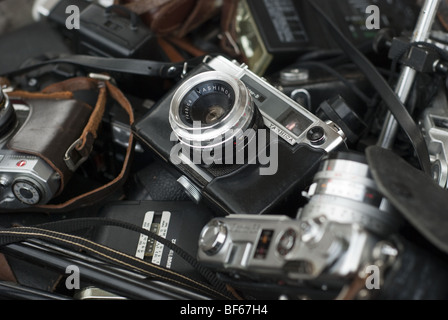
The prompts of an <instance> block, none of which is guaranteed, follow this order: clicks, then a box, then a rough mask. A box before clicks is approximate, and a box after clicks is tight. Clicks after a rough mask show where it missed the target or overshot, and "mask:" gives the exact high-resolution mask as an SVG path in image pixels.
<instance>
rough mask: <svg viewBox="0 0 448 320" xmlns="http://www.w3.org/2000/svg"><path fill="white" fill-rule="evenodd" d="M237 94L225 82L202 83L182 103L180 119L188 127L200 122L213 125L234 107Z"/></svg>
mask: <svg viewBox="0 0 448 320" xmlns="http://www.w3.org/2000/svg"><path fill="white" fill-rule="evenodd" d="M234 102H235V92H234V91H233V89H232V87H231V86H230V85H229V84H227V83H226V82H224V81H219V80H215V81H213V80H211V81H205V82H201V83H199V84H198V85H196V86H195V87H194V88H192V89H190V91H189V92H188V93H187V94H186V95H185V97H184V98H183V99H182V101H181V103H180V117H181V120H182V121H183V122H184V123H185V124H187V125H193V122H194V121H199V122H200V123H201V125H206V126H208V125H213V124H215V123H217V122H218V121H220V120H222V119H223V118H224V117H225V116H226V115H227V114H229V112H230V110H231V109H232V107H233V104H234Z"/></svg>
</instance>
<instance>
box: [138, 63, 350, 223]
mask: <svg viewBox="0 0 448 320" xmlns="http://www.w3.org/2000/svg"><path fill="white" fill-rule="evenodd" d="M206 59H207V58H205V60H204V63H202V64H200V65H199V66H197V67H196V68H195V69H193V70H192V71H191V72H189V73H188V75H187V76H186V77H185V78H184V79H183V80H182V81H181V83H180V84H179V85H177V86H175V87H174V88H173V89H172V90H171V91H170V92H168V93H167V95H165V96H164V97H163V98H162V99H161V100H160V101H159V102H158V103H157V104H156V105H155V106H153V107H152V109H151V110H150V111H149V112H148V114H147V115H146V116H145V117H144V118H143V119H141V120H140V121H139V122H137V123H136V125H135V128H134V129H135V132H136V134H137V135H138V136H139V137H140V138H141V139H142V140H143V141H144V142H145V143H146V144H147V145H148V146H149V147H150V148H151V149H152V150H153V151H154V152H155V153H156V154H158V155H159V156H160V157H161V158H162V159H163V160H165V161H166V162H168V163H171V164H173V165H174V166H175V167H176V168H177V169H178V170H179V171H180V177H179V183H181V184H182V185H183V186H184V188H185V190H186V191H187V193H189V194H190V195H191V196H192V198H193V199H194V200H195V201H198V202H199V201H201V200H202V199H204V200H205V201H206V202H207V203H209V204H211V205H212V206H213V207H214V208H215V209H217V210H218V211H220V212H221V213H224V214H229V213H244V214H262V213H267V212H269V211H270V210H271V209H273V208H274V207H275V206H277V205H279V203H280V202H281V201H282V199H285V197H287V196H288V195H290V194H291V193H292V192H294V191H296V192H297V191H298V190H303V189H304V188H305V187H306V186H308V185H309V183H310V182H311V179H312V176H313V174H314V173H315V170H316V169H317V167H318V164H319V160H320V159H321V158H322V157H323V156H324V155H326V154H327V152H330V151H333V150H337V149H339V148H345V140H344V139H345V138H344V134H343V133H342V132H341V130H340V128H339V127H337V126H336V125H334V124H333V123H331V122H328V123H326V122H324V121H322V120H321V119H319V118H318V117H316V116H315V115H313V114H312V113H310V112H308V111H307V110H306V109H304V108H303V107H302V106H301V105H299V104H298V103H296V102H294V101H293V100H291V99H290V98H288V97H287V96H286V95H284V94H283V93H281V92H280V91H278V90H277V89H275V88H274V87H273V86H271V85H270V84H269V83H268V82H267V81H266V80H264V79H262V78H260V77H258V76H257V75H255V74H254V73H253V72H251V71H250V70H248V69H247V67H246V66H245V65H239V64H237V63H235V62H233V61H230V60H228V59H226V58H224V57H223V56H216V57H214V58H209V60H206ZM246 132H251V133H254V134H252V135H250V134H246ZM260 132H263V133H264V135H261V134H260ZM263 138H265V139H263ZM263 140H264V141H263ZM254 144H256V152H250V150H254V149H250V147H251V146H253V145H254ZM223 149H224V150H225V153H223V152H222V150H223ZM229 150H230V151H231V152H229V153H230V154H231V156H230V160H235V158H238V157H235V155H240V154H243V156H242V157H241V158H240V159H244V160H243V161H239V162H238V161H234V162H232V161H227V160H228V158H229V157H228V154H229V153H228V151H229ZM223 154H224V156H223ZM261 154H263V155H264V156H265V158H264V159H261V157H260V155H261ZM268 154H269V156H268ZM205 155H208V156H209V158H208V159H210V157H211V158H212V159H214V161H209V162H207V161H205V160H204V159H206V157H205ZM195 156H199V157H200V160H201V161H195V160H196V159H195ZM266 158H268V159H267V161H266ZM229 162H230V163H229Z"/></svg>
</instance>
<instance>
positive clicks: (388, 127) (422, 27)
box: [377, 0, 440, 149]
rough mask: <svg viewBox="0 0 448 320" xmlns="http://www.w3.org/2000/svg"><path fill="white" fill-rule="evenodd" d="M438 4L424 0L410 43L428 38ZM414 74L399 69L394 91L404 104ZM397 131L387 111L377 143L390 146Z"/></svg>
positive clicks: (404, 68) (411, 71) (438, 2)
mask: <svg viewBox="0 0 448 320" xmlns="http://www.w3.org/2000/svg"><path fill="white" fill-rule="evenodd" d="M439 4H440V0H426V1H425V3H424V4H423V7H422V9H421V11H420V15H419V18H418V20H417V24H416V26H415V29H414V32H413V34H412V37H411V43H412V42H423V41H426V40H427V39H428V36H429V34H430V32H431V29H432V25H433V23H434V19H435V16H436V14H437V10H438V8H439ZM416 74H417V72H416V71H415V70H414V69H412V68H411V67H408V66H404V67H403V69H402V70H401V73H400V77H399V79H398V82H397V85H396V88H395V93H396V94H397V96H398V97H399V99H400V101H401V102H402V103H403V104H405V103H406V101H407V99H408V96H409V93H410V92H411V88H412V85H413V83H414V80H415V76H416ZM397 132H398V122H397V120H396V119H395V118H394V116H393V115H392V113H391V112H388V113H387V115H386V119H385V122H384V126H383V129H382V131H381V134H380V137H379V139H378V143H377V144H378V145H379V146H381V147H383V148H386V149H390V148H392V146H393V144H394V142H395V138H396V135H397Z"/></svg>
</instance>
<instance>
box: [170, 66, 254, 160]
mask: <svg viewBox="0 0 448 320" xmlns="http://www.w3.org/2000/svg"><path fill="white" fill-rule="evenodd" d="M169 121H170V125H171V128H172V129H173V131H174V133H175V135H176V136H177V138H178V139H179V141H180V142H181V143H183V144H185V145H187V146H189V147H190V148H191V149H192V150H199V151H201V152H202V151H203V150H210V149H211V148H217V147H223V146H226V145H230V144H232V145H237V146H238V148H240V147H241V148H244V143H240V141H239V139H240V138H241V136H243V133H244V131H245V130H247V129H251V128H253V129H256V128H257V127H258V126H260V125H262V117H261V114H260V113H259V111H258V110H257V109H256V106H255V105H254V103H253V101H252V98H251V96H250V93H249V90H248V89H247V88H246V86H245V85H244V83H243V82H242V81H241V80H239V79H237V78H235V77H232V76H230V75H228V74H226V73H223V72H219V71H206V72H203V73H200V74H197V75H194V76H192V77H191V78H189V79H187V80H186V81H185V82H184V83H183V84H182V85H181V86H179V88H178V89H177V90H176V92H175V93H174V95H173V98H172V100H171V105H170V113H169Z"/></svg>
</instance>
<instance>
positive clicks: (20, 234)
mask: <svg viewBox="0 0 448 320" xmlns="http://www.w3.org/2000/svg"><path fill="white" fill-rule="evenodd" d="M104 225H113V226H118V227H122V228H127V229H130V230H134V231H136V232H140V233H143V234H145V235H147V236H149V237H151V238H154V239H155V240H156V241H160V242H161V243H162V244H164V245H167V246H169V247H170V249H173V251H174V252H176V253H178V254H180V255H181V257H182V258H184V259H186V260H187V262H189V263H192V264H193V266H194V267H195V268H196V270H198V271H199V272H200V273H201V274H202V276H204V278H205V279H207V282H209V283H210V284H204V283H202V282H199V281H196V280H193V279H190V278H189V277H186V276H184V275H182V274H178V273H176V272H174V271H172V270H170V269H166V268H163V267H161V266H158V265H154V264H152V263H149V262H146V261H144V260H141V259H139V258H136V257H132V256H129V255H127V254H125V253H122V252H118V251H116V250H114V249H112V248H108V247H106V246H104V245H101V244H99V243H95V242H93V241H91V240H89V239H86V238H82V237H79V236H76V235H72V234H70V233H68V232H63V231H62V230H72V231H73V230H82V229H83V228H88V227H95V226H104ZM29 239H39V240H44V241H47V242H50V243H53V244H56V245H61V246H64V247H71V248H73V249H76V250H79V249H81V250H84V251H86V252H90V253H92V254H94V255H97V256H98V257H101V258H102V259H105V260H106V261H109V262H112V263H114V264H118V265H121V266H123V267H125V268H132V269H134V270H140V271H142V272H144V273H146V274H148V275H150V276H151V277H154V278H156V279H159V280H162V281H170V282H174V283H175V284H177V285H181V286H185V287H186V288H190V289H192V288H194V289H195V290H197V291H199V292H202V293H205V294H207V295H211V296H215V297H216V298H218V299H235V297H234V296H233V295H232V294H231V293H230V292H229V290H228V288H227V286H226V285H225V284H223V283H222V282H221V281H220V280H218V279H217V278H216V276H215V274H214V273H213V272H211V271H210V270H208V269H206V268H205V267H203V266H201V265H200V264H199V263H198V262H195V259H194V258H193V257H188V254H187V253H185V252H182V249H181V248H179V247H177V246H175V245H173V244H172V243H170V242H169V241H166V240H165V239H163V238H160V237H159V236H158V235H156V234H154V233H152V232H150V231H148V230H146V229H143V228H140V227H137V226H134V225H131V224H128V223H125V222H122V221H115V220H110V219H101V218H84V219H79V220H77V221H74V220H73V219H71V220H62V221H58V222H53V223H48V224H41V225H37V226H31V227H14V228H7V229H4V228H0V246H3V245H7V244H11V243H17V242H21V241H26V240H29Z"/></svg>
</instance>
